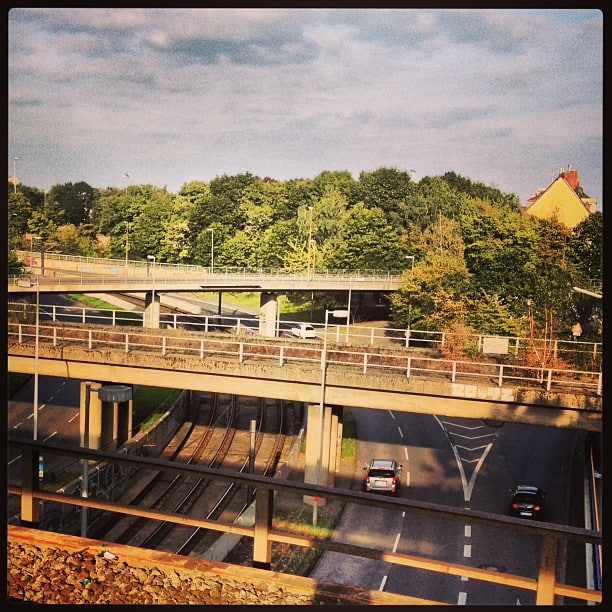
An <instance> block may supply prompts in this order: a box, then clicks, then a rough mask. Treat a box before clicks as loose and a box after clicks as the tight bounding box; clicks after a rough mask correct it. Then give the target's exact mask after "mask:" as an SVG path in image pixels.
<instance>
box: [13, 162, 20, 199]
mask: <svg viewBox="0 0 612 612" xmlns="http://www.w3.org/2000/svg"><path fill="white" fill-rule="evenodd" d="M18 159H19V158H18V157H13V192H14V193H17V160H18Z"/></svg>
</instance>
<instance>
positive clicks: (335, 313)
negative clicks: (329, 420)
mask: <svg viewBox="0 0 612 612" xmlns="http://www.w3.org/2000/svg"><path fill="white" fill-rule="evenodd" d="M348 313H349V311H348V310H327V309H326V310H325V329H324V335H323V352H322V353H321V399H320V401H319V450H318V453H317V484H322V483H321V481H322V480H323V448H324V446H323V434H324V431H325V430H324V426H323V423H324V418H323V417H324V415H325V379H326V374H327V322H328V317H329V315H331V316H332V317H336V318H343V317H348ZM325 484H327V482H326V483H325ZM318 516H319V499H318V497H315V498H314V499H313V504H312V524H313V526H314V527H316V526H317V520H318Z"/></svg>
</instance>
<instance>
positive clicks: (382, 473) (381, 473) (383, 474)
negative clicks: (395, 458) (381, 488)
mask: <svg viewBox="0 0 612 612" xmlns="http://www.w3.org/2000/svg"><path fill="white" fill-rule="evenodd" d="M393 476H395V474H394V473H393V470H370V477H371V478H393Z"/></svg>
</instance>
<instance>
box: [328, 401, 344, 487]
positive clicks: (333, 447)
mask: <svg viewBox="0 0 612 612" xmlns="http://www.w3.org/2000/svg"><path fill="white" fill-rule="evenodd" d="M341 446H342V406H332V407H331V419H330V434H329V460H328V462H329V473H328V478H327V484H328V486H330V487H333V486H334V477H335V474H336V472H337V471H338V470H339V469H340V450H341Z"/></svg>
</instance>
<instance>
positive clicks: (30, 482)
mask: <svg viewBox="0 0 612 612" xmlns="http://www.w3.org/2000/svg"><path fill="white" fill-rule="evenodd" d="M38 484H39V483H38V451H24V452H23V453H22V455H21V525H23V526H24V527H31V528H32V529H38V526H39V522H40V501H39V500H38V499H36V498H35V497H34V494H35V493H36V491H38V490H39V486H38Z"/></svg>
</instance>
